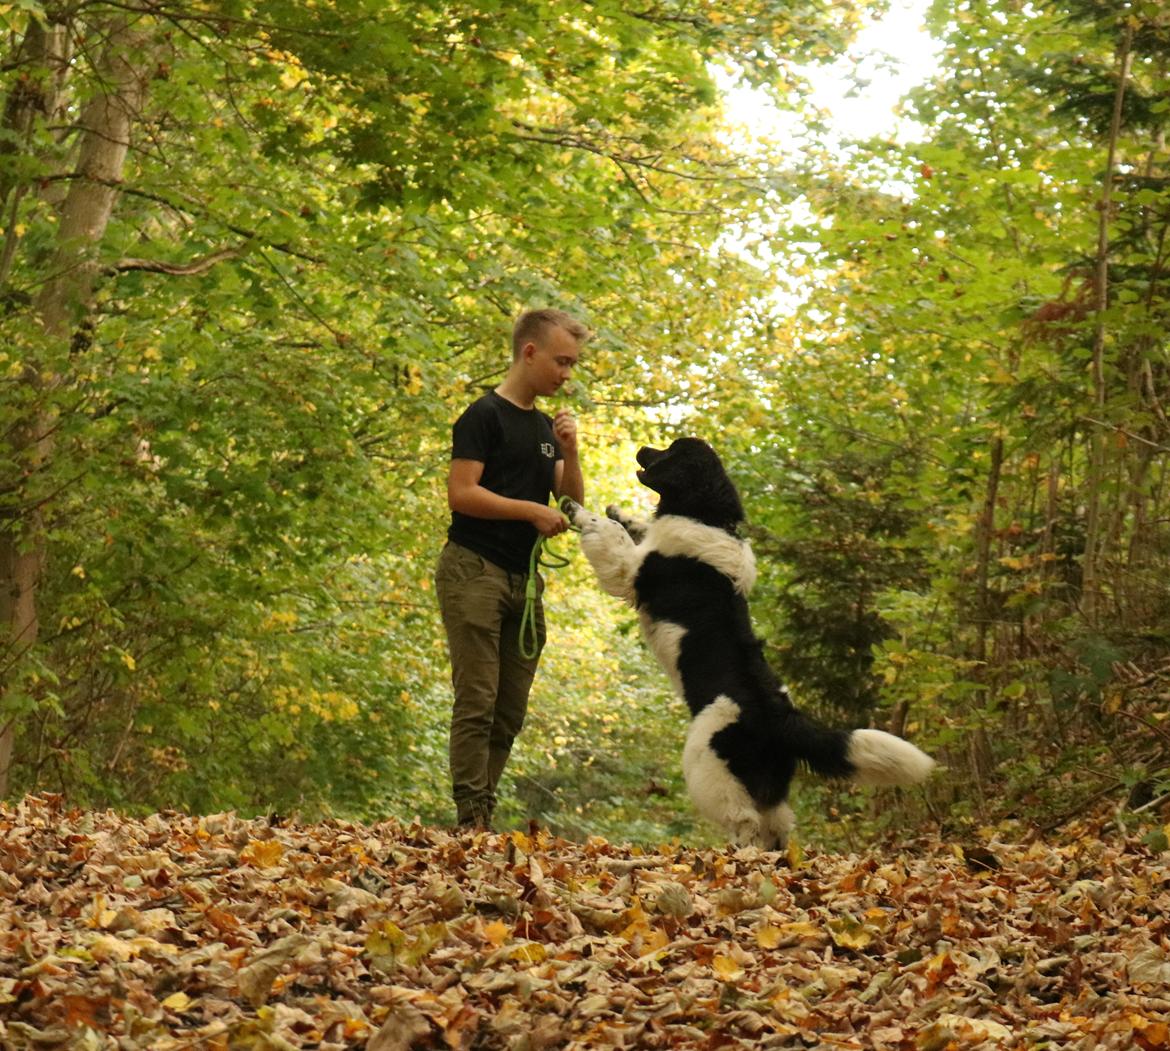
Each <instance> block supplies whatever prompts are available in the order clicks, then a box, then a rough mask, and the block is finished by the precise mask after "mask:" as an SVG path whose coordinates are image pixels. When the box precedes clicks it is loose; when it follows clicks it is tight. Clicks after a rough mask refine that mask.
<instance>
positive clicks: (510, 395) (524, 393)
mask: <svg viewBox="0 0 1170 1051" xmlns="http://www.w3.org/2000/svg"><path fill="white" fill-rule="evenodd" d="M496 393H497V394H498V395H499V396H500V397H501V398H503V399H504V400H505V401H510V402H511V403H512V404H513V405H515V406H516V407H517V408H519V409H534V408H536V391H534V390H533V389H532V387H530V386H529V385H528V384H527V383H525V382H524V379H523V377H522V376H519V375H517V374H516V372H515V371H514V370H511V369H510V370H509V371H508V374H507V375H506V376H505V377H504V379H503V382H502V383H500V385H499V386H498V387H497V388H496Z"/></svg>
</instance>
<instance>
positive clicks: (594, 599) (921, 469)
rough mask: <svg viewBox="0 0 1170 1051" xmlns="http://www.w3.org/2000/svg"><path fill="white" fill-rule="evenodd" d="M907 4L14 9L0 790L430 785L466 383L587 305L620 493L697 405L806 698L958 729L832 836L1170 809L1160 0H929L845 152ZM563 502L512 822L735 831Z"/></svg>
mask: <svg viewBox="0 0 1170 1051" xmlns="http://www.w3.org/2000/svg"><path fill="white" fill-rule="evenodd" d="M880 14H881V5H880V4H878V3H868V2H864V0H718V2H716V0H647V2H645V3H634V4H629V3H619V2H616V0H587V2H583V0H571V2H570V0H513V2H508V3H503V2H500V0H466V2H463V3H450V2H447V0H226V2H212V0H183V2H175V0H122V2H118V3H112V2H104V0H60V2H54V0H17V2H14V3H6V4H2V5H0V20H2V22H3V29H4V35H3V39H2V42H0V90H2V92H3V99H4V102H3V116H2V118H0V384H2V387H0V391H2V394H0V798H7V799H11V800H17V799H20V798H22V797H25V796H26V795H28V794H30V793H46V792H47V793H59V794H61V795H62V796H63V797H64V798H66V799H68V800H69V801H70V802H71V803H72V804H74V805H76V806H80V807H95V808H97V807H105V808H113V809H114V810H117V811H120V812H123V813H126V814H130V815H136V816H138V817H141V816H143V815H146V814H149V813H151V812H155V811H163V810H166V811H177V812H181V813H186V814H208V813H212V812H225V811H232V812H235V813H237V814H239V815H242V816H243V817H245V818H248V819H251V818H254V817H257V816H263V815H273V816H275V815H297V816H299V817H300V818H303V819H306V820H314V819H323V818H328V819H333V818H340V819H345V820H360V821H381V820H387V819H392V820H396V821H401V822H405V823H409V822H412V821H414V820H415V819H416V818H417V819H418V820H419V821H420V822H421V823H422V824H423V825H424V826H430V825H436V826H442V825H445V824H449V823H450V821H451V820H452V817H453V812H452V809H451V804H450V801H449V799H448V785H447V766H446V762H447V751H446V749H447V720H448V717H449V712H450V704H451V700H450V682H449V668H448V663H447V651H446V644H445V639H444V636H443V631H442V626H441V624H440V621H439V616H438V610H437V606H436V603H435V598H434V594H433V587H432V572H433V569H434V563H435V560H436V558H437V556H438V552H439V550H440V548H441V546H442V544H443V540H444V536H445V531H446V528H447V524H448V509H447V502H446V490H445V481H446V470H447V464H448V460H449V456H450V431H451V424H452V422H453V421H454V419H455V418H456V417H457V416H458V414H459V413H460V412H461V411H462V409H463V407H464V406H465V405H466V404H468V403H469V402H470V401H471V400H472V399H473V398H474V397H476V396H478V394H480V393H482V392H483V391H484V390H487V389H490V388H491V387H493V386H494V385H495V384H496V383H498V382H499V380H500V379H501V378H502V376H503V373H504V370H505V368H506V366H507V361H508V353H509V352H508V338H509V332H510V328H511V323H512V320H513V319H514V317H515V316H516V315H517V314H518V313H519V312H520V311H521V310H523V309H525V308H527V307H532V306H555V307H559V308H562V309H565V310H568V311H570V312H571V313H573V314H574V315H575V316H577V317H580V318H581V319H582V320H583V321H584V322H585V323H586V324H588V325H589V327H590V328H591V329H592V330H593V332H594V333H595V335H594V337H593V339H592V340H591V341H590V342H589V343H588V345H587V348H586V350H585V352H584V353H583V355H582V358H581V362H580V365H579V366H578V368H577V375H576V376H575V381H574V384H573V387H572V392H571V394H568V395H566V396H565V397H564V398H562V399H559V401H558V402H557V403H555V404H553V403H550V404H549V405H546V406H544V407H545V408H546V409H547V410H548V411H552V410H554V409H556V408H558V407H560V405H561V404H562V403H563V404H567V405H569V406H570V407H572V408H573V409H574V411H575V413H576V416H577V419H578V424H579V428H580V434H581V447H582V460H583V466H584V470H585V476H586V484H587V489H586V500H587V503H588V505H589V506H590V507H593V508H595V509H598V510H600V509H602V508H604V507H605V506H606V504H609V503H619V504H622V505H623V506H630V507H634V508H639V509H641V510H642V511H648V510H649V509H650V508H651V506H652V504H651V501H650V495H651V494H649V493H648V492H647V491H646V490H644V489H641V488H640V487H639V486H638V484H637V482H636V480H635V478H634V467H635V465H634V460H633V454H634V451H635V450H636V449H637V448H638V447H639V446H640V445H642V444H645V443H651V444H661V443H665V442H668V441H669V440H670V439H672V438H673V437H676V436H680V435H696V436H699V437H703V438H705V439H706V440H708V441H709V442H710V443H711V444H712V445H713V446H715V447H716V449H717V450H718V451H719V453H720V455H721V456H722V457H723V459H724V462H725V463H726V464H727V466H728V469H729V471H730V473H731V474H732V476H733V477H734V479H735V481H736V483H737V485H738V487H739V490H740V492H741V495H742V497H743V500H744V504H745V507H746V510H747V517H748V523H749V525H748V531H749V535H750V537H751V539H752V542H753V545H754V549H755V553H756V557H757V560H758V563H759V570H760V574H759V581H758V583H757V584H756V587H755V590H754V592H753V595H752V612H753V618H754V623H755V628H756V631H757V633H758V634H759V635H760V636H761V637H762V638H763V639H764V640H765V644H766V649H767V653H768V656H769V659H770V661H771V663H772V664H773V666H774V667H775V669H776V671H777V673H778V674H779V675H780V676H781V677H782V678H783V679H784V681H785V682H787V683H788V684H789V686H790V688H791V690H792V692H793V694H794V696H795V698H796V699H797V701H798V703H799V704H800V705H801V706H802V707H804V708H807V709H808V710H810V711H814V712H816V713H817V714H818V715H819V716H820V717H822V718H823V719H825V720H827V721H830V722H833V723H835V724H839V725H850V726H875V727H881V728H885V729H889V730H893V731H894V732H897V733H899V734H902V735H904V736H906V737H907V738H909V739H911V740H912V741H914V742H915V743H916V744H917V745H919V746H920V747H921V748H923V749H924V750H926V751H927V752H929V753H930V754H932V755H933V756H935V757H936V758H937V759H938V760H939V762H940V766H941V768H940V771H939V772H938V773H937V774H936V775H935V776H934V777H933V778H932V779H931V781H930V782H929V783H928V784H927V785H926V786H925V787H924V788H922V789H920V790H915V791H912V792H911V791H906V792H900V793H898V794H894V793H893V790H890V791H888V792H886V793H885V794H881V793H878V794H875V793H872V792H860V791H856V790H852V789H844V788H840V787H834V786H831V785H826V784H822V783H817V782H815V781H814V780H812V779H807V778H806V779H804V780H803V781H802V782H801V784H800V786H799V788H798V791H797V795H796V798H795V801H794V805H795V806H796V808H797V811H798V817H799V819H798V827H799V828H800V830H801V831H800V837H801V839H802V841H807V842H811V843H816V844H819V845H820V846H821V847H822V848H825V849H855V848H857V847H858V846H859V845H864V844H866V843H868V842H870V841H872V840H875V839H877V838H880V837H882V836H884V835H890V834H898V835H915V834H920V833H923V832H925V831H930V832H931V833H933V834H948V835H954V836H959V837H962V836H967V835H971V834H972V830H976V829H979V828H983V827H988V826H996V825H997V824H999V823H1002V822H1010V821H1016V822H1024V823H1027V824H1030V825H1032V826H1035V827H1038V828H1041V829H1044V830H1048V831H1055V830H1059V829H1060V828H1061V827H1062V826H1063V825H1065V824H1067V823H1068V822H1070V821H1073V820H1075V819H1077V818H1078V817H1080V816H1082V815H1083V814H1085V813H1087V812H1090V811H1097V810H1100V809H1101V808H1105V810H1106V812H1107V813H1108V814H1110V815H1111V820H1113V821H1115V822H1116V823H1118V824H1119V825H1121V826H1125V825H1126V824H1127V822H1130V821H1131V820H1132V821H1138V820H1140V819H1141V818H1142V817H1143V815H1144V816H1145V817H1157V815H1159V814H1165V805H1166V802H1167V800H1168V799H1170V703H1168V701H1170V647H1168V643H1170V587H1168V586H1167V581H1168V580H1170V478H1168V475H1167V459H1166V456H1165V453H1166V452H1167V451H1168V450H1170V419H1168V417H1167V413H1168V412H1170V385H1168V382H1167V380H1168V377H1170V337H1168V335H1167V332H1168V331H1170V326H1168V321H1170V241H1168V238H1167V233H1168V231H1170V147H1168V146H1167V142H1166V133H1167V129H1168V128H1170V70H1168V65H1170V10H1168V9H1167V8H1166V6H1165V4H1164V3H1163V2H1162V0H947V2H942V0H935V2H934V3H933V4H931V5H930V6H929V9H928V10H927V14H926V19H927V25H928V28H929V30H930V32H931V33H932V35H933V36H934V38H935V39H936V40H937V41H938V44H939V65H938V69H937V71H936V73H935V74H934V75H933V76H932V77H931V79H930V80H929V81H928V82H926V83H924V84H922V85H921V86H919V87H917V88H915V89H914V90H913V91H912V92H911V93H910V94H909V95H908V96H907V97H906V98H905V99H904V100H903V101H902V102H901V104H900V110H901V113H902V115H903V116H904V117H905V118H906V122H907V123H906V126H908V127H912V128H914V129H916V130H915V132H914V134H913V135H905V134H902V135H898V136H893V135H888V134H881V135H878V136H876V137H871V138H865V139H851V140H849V141H844V142H842V141H839V140H837V139H835V138H834V137H833V136H832V135H831V134H830V122H829V119H828V115H827V114H826V113H824V112H822V111H820V110H818V109H817V107H816V106H815V105H814V102H813V100H812V94H811V92H810V90H809V76H810V70H813V69H815V68H817V67H820V66H824V65H826V64H828V63H832V62H834V61H835V60H837V59H838V58H839V57H840V56H841V55H842V54H843V53H845V51H846V49H847V48H848V47H849V45H850V42H851V41H852V40H853V38H854V36H855V34H856V33H857V30H858V28H859V26H860V25H861V24H862V22H863V20H865V19H867V18H871V17H874V16H875V15H880ZM727 84H735V85H738V86H740V87H744V88H750V89H752V90H753V91H755V92H758V93H759V94H760V95H761V96H762V97H764V98H766V99H767V100H768V102H769V104H770V105H771V106H772V107H773V108H774V110H775V111H776V112H777V113H778V114H779V117H780V118H782V125H778V126H782V127H783V128H785V129H786V131H785V133H784V135H783V136H776V137H774V138H772V139H759V140H755V141H750V142H749V141H747V140H745V139H744V138H743V137H742V136H737V135H736V134H733V133H732V131H731V130H730V128H731V123H730V122H731V116H730V114H729V106H728V100H727V95H726V90H725V86H726V85H727ZM856 90H857V91H859V92H864V91H865V90H866V87H865V85H864V84H859V85H858V87H857V88H856ZM553 546H554V547H555V549H556V550H557V552H558V553H559V554H562V555H567V556H569V558H570V565H569V566H568V567H567V568H564V569H556V570H551V571H549V573H548V590H547V592H546V598H545V602H546V610H547V614H548V618H549V623H550V644H549V647H548V649H547V651H546V653H545V656H544V659H543V662H542V665H541V671H540V674H539V676H538V679H537V683H536V686H535V689H534V693H533V698H532V704H531V711H530V715H529V722H528V724H527V725H526V727H525V729H524V732H523V734H522V735H521V738H520V739H519V742H518V745H517V750H516V752H515V753H514V756H513V761H512V765H511V767H510V769H509V777H508V778H507V779H506V784H505V786H504V788H505V795H504V798H503V800H502V802H501V808H500V810H499V811H498V814H497V817H498V818H499V820H500V822H501V824H502V825H503V827H505V828H513V829H523V828H527V827H528V823H529V822H530V821H535V822H538V823H539V824H540V826H542V827H545V828H548V829H550V830H552V832H553V833H555V834H556V835H560V836H565V837H567V838H568V839H569V840H573V841H581V842H584V841H586V840H587V839H588V837H591V836H604V837H607V838H609V839H611V840H614V841H621V842H629V843H642V844H655V843H661V842H670V841H675V842H681V843H685V844H688V845H698V846H702V845H708V844H711V843H714V842H716V839H717V833H716V832H715V830H712V829H710V828H707V827H705V826H703V825H701V824H699V823H698V822H697V819H696V818H695V817H694V815H693V813H692V810H691V808H690V806H689V804H688V803H687V800H686V796H685V790H684V788H683V785H682V776H681V769H680V754H681V746H682V740H683V736H684V734H685V730H686V726H685V723H686V712H685V709H684V707H683V705H682V704H681V702H679V701H678V700H677V698H675V697H674V696H673V694H672V692H671V689H670V686H669V683H668V681H667V680H666V678H665V676H664V675H663V674H662V672H661V671H660V670H659V669H658V667H657V666H656V665H655V663H654V662H653V660H652V658H651V657H650V655H649V654H648V652H647V651H646V649H645V646H644V644H643V643H642V642H641V640H640V638H639V633H638V629H637V622H636V618H635V615H634V614H633V613H632V612H631V611H629V610H627V609H625V608H623V607H619V605H618V604H617V603H616V602H615V601H614V600H612V599H610V598H609V597H608V596H606V595H604V594H603V593H602V592H601V591H600V589H599V588H598V587H597V586H596V584H595V582H594V581H593V579H592V577H591V575H590V573H589V570H588V566H587V565H586V564H585V561H584V558H583V557H581V555H580V553H579V552H578V551H577V550H576V548H575V538H574V537H573V536H572V535H566V536H565V537H562V538H559V539H558V540H557V541H555V542H554V545H553ZM1162 820H1163V821H1164V820H1165V818H1162ZM1159 823H1160V822H1155V827H1154V828H1153V830H1152V831H1151V832H1150V833H1149V835H1150V836H1152V837H1154V841H1156V842H1154V841H1152V844H1153V845H1155V846H1156V848H1157V849H1164V848H1165V832H1164V831H1163V830H1162V829H1160V828H1158V827H1156V826H1157V824H1159ZM1158 836H1161V837H1162V838H1161V840H1160V841H1157V837H1158ZM940 1046H941V1045H940ZM1151 1046H1153V1045H1151ZM1158 1046H1161V1045H1158Z"/></svg>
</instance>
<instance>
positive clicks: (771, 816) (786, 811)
mask: <svg viewBox="0 0 1170 1051" xmlns="http://www.w3.org/2000/svg"><path fill="white" fill-rule="evenodd" d="M763 818H764V821H763V826H764V839H765V840H767V843H766V845H765V847H764V849H765V850H783V849H784V848H785V847H786V846H788V837H789V836H790V835H791V834H792V829H793V826H794V825H795V824H796V815H795V814H793V812H792V807H790V806H789V805H788V804H787V803H777V804H776V805H775V806H774V807H769V808H768V809H767V810H765V811H764V814H763Z"/></svg>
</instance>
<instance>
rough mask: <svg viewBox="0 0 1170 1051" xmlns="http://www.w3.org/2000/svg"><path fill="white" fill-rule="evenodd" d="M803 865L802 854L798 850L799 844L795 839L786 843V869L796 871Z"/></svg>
mask: <svg viewBox="0 0 1170 1051" xmlns="http://www.w3.org/2000/svg"><path fill="white" fill-rule="evenodd" d="M803 864H804V852H803V851H802V850H801V849H800V844H799V843H797V842H796V840H795V839H790V840H789V841H788V867H789V868H790V869H798V868H800V866H801V865H803Z"/></svg>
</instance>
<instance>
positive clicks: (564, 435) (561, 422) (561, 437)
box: [553, 409, 577, 455]
mask: <svg viewBox="0 0 1170 1051" xmlns="http://www.w3.org/2000/svg"><path fill="white" fill-rule="evenodd" d="M553 434H555V435H556V436H557V441H558V442H560V445H561V454H562V455H564V454H565V453H574V454H575V453H576V452H577V418H576V417H575V416H574V415H573V413H572V411H571V410H569V409H558V410H557V414H556V418H555V419H554V420H553Z"/></svg>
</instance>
